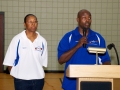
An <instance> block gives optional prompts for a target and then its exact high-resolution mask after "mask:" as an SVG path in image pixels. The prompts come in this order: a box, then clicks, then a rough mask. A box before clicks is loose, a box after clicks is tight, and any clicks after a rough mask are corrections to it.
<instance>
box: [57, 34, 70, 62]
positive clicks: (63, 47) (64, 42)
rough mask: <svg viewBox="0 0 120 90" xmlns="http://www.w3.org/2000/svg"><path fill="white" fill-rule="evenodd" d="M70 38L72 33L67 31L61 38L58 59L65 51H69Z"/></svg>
mask: <svg viewBox="0 0 120 90" xmlns="http://www.w3.org/2000/svg"><path fill="white" fill-rule="evenodd" d="M69 40H70V34H69V33H67V34H65V35H64V36H63V38H62V39H61V40H60V42H59V44H58V49H57V50H58V60H59V58H60V57H61V55H62V54H63V53H65V52H66V51H68V50H69V49H70V47H69Z"/></svg>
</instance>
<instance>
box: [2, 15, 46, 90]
mask: <svg viewBox="0 0 120 90" xmlns="http://www.w3.org/2000/svg"><path fill="white" fill-rule="evenodd" d="M24 26H25V30H23V31H22V32H21V33H19V34H18V35H16V36H15V37H14V38H13V39H12V41H11V43H10V45H9V47H8V50H7V52H6V56H5V58H4V62H3V65H5V66H8V69H9V71H10V75H11V76H13V77H14V86H15V90H42V89H43V86H44V77H45V73H44V69H43V66H44V67H47V63H48V49H47V41H46V40H45V39H44V38H43V37H42V36H41V35H40V34H39V33H38V32H37V31H36V30H37V26H38V21H37V17H36V16H35V15H33V14H28V15H26V16H25V18H24Z"/></svg>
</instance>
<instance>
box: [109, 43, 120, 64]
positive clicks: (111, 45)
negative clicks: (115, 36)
mask: <svg viewBox="0 0 120 90" xmlns="http://www.w3.org/2000/svg"><path fill="white" fill-rule="evenodd" d="M112 47H113V48H114V50H115V53H116V56H117V61H118V65H119V56H118V53H117V49H116V48H115V45H114V44H113V43H111V44H109V45H108V46H107V48H108V49H109V50H111V49H112Z"/></svg>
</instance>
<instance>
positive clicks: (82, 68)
mask: <svg viewBox="0 0 120 90" xmlns="http://www.w3.org/2000/svg"><path fill="white" fill-rule="evenodd" d="M66 76H67V77H71V78H80V77H81V78H95V77H96V78H120V66H119V65H69V66H68V68H67V70H66Z"/></svg>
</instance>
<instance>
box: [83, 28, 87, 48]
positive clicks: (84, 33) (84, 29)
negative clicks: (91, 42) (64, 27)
mask: <svg viewBox="0 0 120 90" xmlns="http://www.w3.org/2000/svg"><path fill="white" fill-rule="evenodd" d="M86 31H87V30H86V28H83V36H86ZM83 47H84V48H86V44H83Z"/></svg>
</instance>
